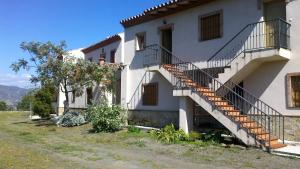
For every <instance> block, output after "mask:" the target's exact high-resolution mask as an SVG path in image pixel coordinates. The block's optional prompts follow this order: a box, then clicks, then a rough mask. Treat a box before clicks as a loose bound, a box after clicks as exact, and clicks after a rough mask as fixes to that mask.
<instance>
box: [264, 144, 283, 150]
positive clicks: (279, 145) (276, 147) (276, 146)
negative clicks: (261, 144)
mask: <svg viewBox="0 0 300 169" xmlns="http://www.w3.org/2000/svg"><path fill="white" fill-rule="evenodd" d="M286 146H287V145H285V144H281V143H277V144H271V146H270V148H271V149H278V148H282V147H286ZM267 147H269V146H267Z"/></svg>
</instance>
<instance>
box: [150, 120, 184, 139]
mask: <svg viewBox="0 0 300 169" xmlns="http://www.w3.org/2000/svg"><path fill="white" fill-rule="evenodd" d="M151 135H153V136H154V137H156V138H157V140H159V141H161V142H163V143H177V142H179V141H188V140H189V135H188V134H186V133H185V132H184V131H183V130H182V129H179V130H176V129H175V127H174V125H173V124H171V125H167V126H165V127H164V128H163V129H162V130H160V131H154V130H153V131H151Z"/></svg>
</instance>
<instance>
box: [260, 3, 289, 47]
mask: <svg viewBox="0 0 300 169" xmlns="http://www.w3.org/2000/svg"><path fill="white" fill-rule="evenodd" d="M264 18H265V20H266V21H268V22H266V28H265V29H266V47H278V45H279V44H278V38H279V29H278V28H279V26H283V25H282V24H281V22H278V20H275V19H279V18H281V19H282V20H286V4H285V1H284V0H281V1H275V2H269V3H265V4H264ZM272 20H274V21H272ZM279 24H281V25H279ZM283 30H284V29H283ZM285 41H286V40H284V39H282V40H281V42H280V43H284V42H285Z"/></svg>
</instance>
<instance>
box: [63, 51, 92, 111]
mask: <svg viewBox="0 0 300 169" xmlns="http://www.w3.org/2000/svg"><path fill="white" fill-rule="evenodd" d="M81 50H82V48H80V49H74V50H70V51H69V55H70V56H72V57H75V58H78V59H83V58H84V53H83V52H82V51H81ZM85 97H86V93H84V94H83V95H82V96H81V97H77V98H76V99H75V97H74V96H73V94H72V93H69V98H70V101H69V106H70V109H85V108H86V99H85ZM65 100H66V97H65V93H64V92H62V91H61V90H59V93H58V99H57V112H58V114H59V115H61V114H62V113H63V112H64V101H65ZM75 101H76V102H75Z"/></svg>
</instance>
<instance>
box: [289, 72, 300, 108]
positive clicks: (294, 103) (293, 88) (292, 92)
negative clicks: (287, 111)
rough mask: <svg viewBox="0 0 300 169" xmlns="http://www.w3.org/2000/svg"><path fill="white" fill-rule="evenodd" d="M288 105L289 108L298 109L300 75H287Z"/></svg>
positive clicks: (299, 103)
mask: <svg viewBox="0 0 300 169" xmlns="http://www.w3.org/2000/svg"><path fill="white" fill-rule="evenodd" d="M287 89H288V91H287V93H288V105H289V107H290V108H300V73H290V74H288V75H287Z"/></svg>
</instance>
